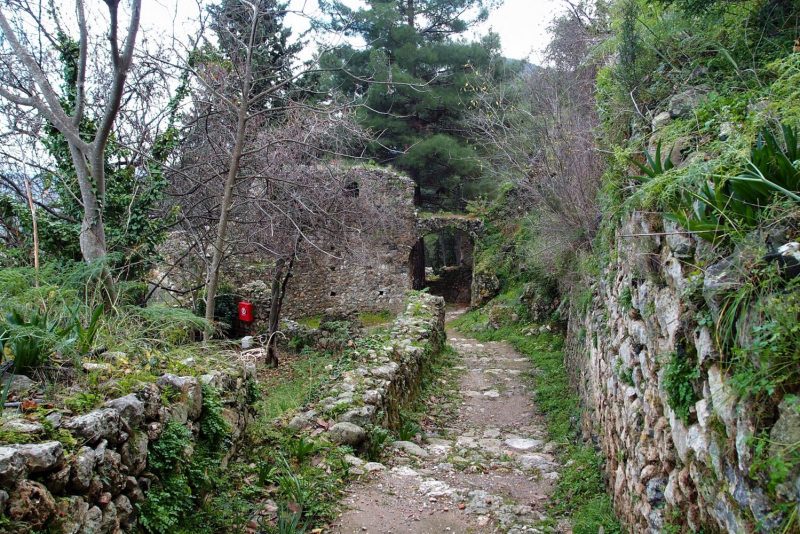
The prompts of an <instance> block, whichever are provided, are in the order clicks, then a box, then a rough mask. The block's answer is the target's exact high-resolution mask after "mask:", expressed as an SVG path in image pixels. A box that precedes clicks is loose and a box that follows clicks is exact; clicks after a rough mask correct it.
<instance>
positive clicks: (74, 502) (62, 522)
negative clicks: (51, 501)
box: [47, 497, 89, 534]
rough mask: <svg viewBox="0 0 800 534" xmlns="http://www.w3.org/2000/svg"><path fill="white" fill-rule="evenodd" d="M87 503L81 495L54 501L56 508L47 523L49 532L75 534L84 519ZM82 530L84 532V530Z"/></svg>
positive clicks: (87, 508)
mask: <svg viewBox="0 0 800 534" xmlns="http://www.w3.org/2000/svg"><path fill="white" fill-rule="evenodd" d="M88 510H89V505H88V504H87V503H86V501H84V500H83V498H81V497H67V498H65V499H58V500H57V501H56V510H55V513H54V514H53V517H52V519H50V522H49V523H48V524H47V528H48V531H49V532H52V533H57V534H76V533H78V532H81V530H80V529H81V526H82V525H83V524H84V523H85V521H86V512H87V511H88ZM83 532H86V531H85V530H84V531H83Z"/></svg>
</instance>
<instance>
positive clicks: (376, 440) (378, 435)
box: [366, 426, 389, 462]
mask: <svg viewBox="0 0 800 534" xmlns="http://www.w3.org/2000/svg"><path fill="white" fill-rule="evenodd" d="M387 441H389V431H388V430H386V429H385V428H382V427H379V426H375V427H372V429H371V430H370V432H369V444H368V446H367V454H366V456H367V459H368V460H369V461H370V462H377V461H379V460H380V458H381V454H383V449H384V448H386V442H387Z"/></svg>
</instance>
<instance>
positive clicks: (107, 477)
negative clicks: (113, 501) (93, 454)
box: [97, 449, 127, 495]
mask: <svg viewBox="0 0 800 534" xmlns="http://www.w3.org/2000/svg"><path fill="white" fill-rule="evenodd" d="M125 471H127V469H126V470H125ZM97 474H98V475H100V480H101V481H102V483H103V491H106V492H109V493H111V495H118V494H119V493H120V492H122V490H123V489H125V481H126V479H127V473H125V472H123V468H122V458H121V457H120V455H119V453H117V452H114V451H112V450H108V449H107V450H106V451H105V454H104V458H103V463H102V464H101V465H99V466H98V468H97Z"/></svg>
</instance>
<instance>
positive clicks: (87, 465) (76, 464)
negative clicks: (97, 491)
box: [69, 447, 97, 491]
mask: <svg viewBox="0 0 800 534" xmlns="http://www.w3.org/2000/svg"><path fill="white" fill-rule="evenodd" d="M96 462H97V456H96V455H95V452H94V449H92V448H91V447H81V450H80V451H78V454H77V455H76V456H75V460H74V461H73V462H72V476H71V478H70V481H69V484H70V487H72V488H73V489H75V490H77V491H84V490H87V489H89V484H91V483H92V475H93V473H94V466H95V463H96Z"/></svg>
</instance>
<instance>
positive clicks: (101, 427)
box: [63, 408, 120, 443]
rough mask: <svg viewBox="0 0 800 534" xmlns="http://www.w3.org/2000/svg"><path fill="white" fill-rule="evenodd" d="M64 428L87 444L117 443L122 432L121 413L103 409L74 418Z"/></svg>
mask: <svg viewBox="0 0 800 534" xmlns="http://www.w3.org/2000/svg"><path fill="white" fill-rule="evenodd" d="M63 426H64V428H66V429H67V430H69V431H70V432H71V433H72V434H73V435H74V436H76V437H79V438H81V439H83V440H84V441H85V442H86V443H95V442H97V441H99V440H101V439H107V440H109V441H112V442H116V440H117V437H118V436H119V431H120V419H119V412H118V411H117V410H114V409H111V408H102V409H100V410H95V411H93V412H89V413H87V414H86V415H81V416H79V417H74V418H72V419H70V420H68V421H67V422H65V423H64V425H63Z"/></svg>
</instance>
